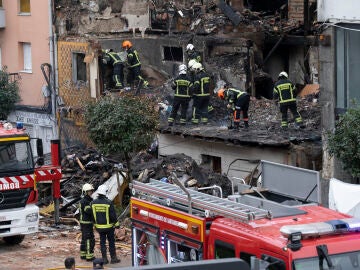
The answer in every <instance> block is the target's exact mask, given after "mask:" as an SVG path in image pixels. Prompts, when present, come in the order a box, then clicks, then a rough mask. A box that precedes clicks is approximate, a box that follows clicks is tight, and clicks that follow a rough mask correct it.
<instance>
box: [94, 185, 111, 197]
mask: <svg viewBox="0 0 360 270" xmlns="http://www.w3.org/2000/svg"><path fill="white" fill-rule="evenodd" d="M107 191H108V188H107V186H106V185H104V184H102V185H100V186H99V187H98V189H97V193H98V194H100V195H106V193H107Z"/></svg>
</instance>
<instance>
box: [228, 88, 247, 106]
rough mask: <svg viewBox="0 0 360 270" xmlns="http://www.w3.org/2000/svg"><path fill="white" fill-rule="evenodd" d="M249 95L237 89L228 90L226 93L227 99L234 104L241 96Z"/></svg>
mask: <svg viewBox="0 0 360 270" xmlns="http://www.w3.org/2000/svg"><path fill="white" fill-rule="evenodd" d="M244 94H247V93H246V92H244V91H241V90H239V89H235V88H228V89H227V90H226V91H225V99H226V100H227V101H229V103H234V102H235V101H236V100H237V99H239V97H240V96H242V95H244Z"/></svg>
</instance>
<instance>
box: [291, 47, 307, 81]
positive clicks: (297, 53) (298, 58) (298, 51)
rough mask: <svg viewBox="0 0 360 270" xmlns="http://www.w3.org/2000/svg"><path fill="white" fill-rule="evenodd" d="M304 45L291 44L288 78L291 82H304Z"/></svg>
mask: <svg viewBox="0 0 360 270" xmlns="http://www.w3.org/2000/svg"><path fill="white" fill-rule="evenodd" d="M301 65H304V47H303V46H292V48H291V50H290V51H289V79H290V80H291V81H292V82H293V83H300V84H304V72H303V69H304V66H301Z"/></svg>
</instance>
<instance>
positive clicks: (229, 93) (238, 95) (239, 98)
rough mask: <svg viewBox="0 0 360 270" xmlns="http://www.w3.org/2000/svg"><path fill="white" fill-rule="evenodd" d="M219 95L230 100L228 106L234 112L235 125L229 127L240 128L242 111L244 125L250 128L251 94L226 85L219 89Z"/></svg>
mask: <svg viewBox="0 0 360 270" xmlns="http://www.w3.org/2000/svg"><path fill="white" fill-rule="evenodd" d="M218 97H219V98H221V99H224V100H226V101H228V104H227V108H228V109H229V110H230V112H231V113H232V114H233V121H234V126H232V125H230V126H229V128H230V129H232V128H234V129H235V130H239V127H240V116H241V112H242V114H243V120H244V126H245V128H248V127H249V115H248V110H249V103H250V95H249V94H248V93H247V92H245V91H241V90H239V89H236V88H231V87H229V85H225V86H224V88H222V89H220V90H219V91H218Z"/></svg>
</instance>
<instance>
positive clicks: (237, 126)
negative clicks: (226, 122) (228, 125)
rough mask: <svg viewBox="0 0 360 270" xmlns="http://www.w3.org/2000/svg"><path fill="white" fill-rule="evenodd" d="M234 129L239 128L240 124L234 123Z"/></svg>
mask: <svg viewBox="0 0 360 270" xmlns="http://www.w3.org/2000/svg"><path fill="white" fill-rule="evenodd" d="M234 129H235V130H239V129H240V124H239V123H237V122H236V123H234Z"/></svg>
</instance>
